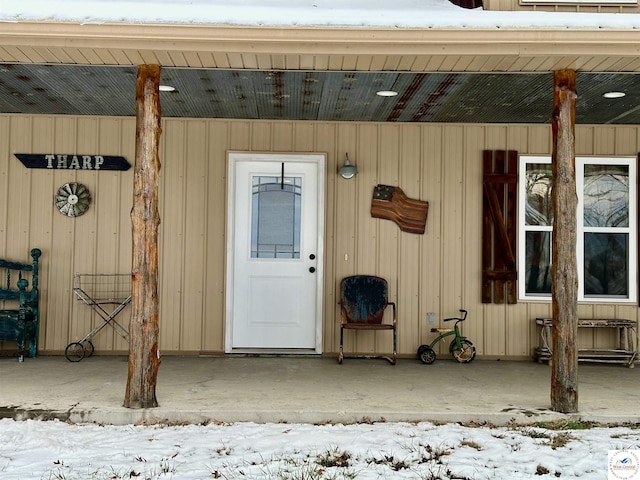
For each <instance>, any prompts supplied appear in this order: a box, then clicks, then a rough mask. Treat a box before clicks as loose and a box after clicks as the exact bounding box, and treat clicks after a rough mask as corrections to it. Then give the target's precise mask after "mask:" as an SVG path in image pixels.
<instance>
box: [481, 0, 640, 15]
mask: <svg viewBox="0 0 640 480" xmlns="http://www.w3.org/2000/svg"><path fill="white" fill-rule="evenodd" d="M578 3H580V0H576V1H575V2H574V3H573V4H568V5H567V4H561V3H558V4H556V5H553V4H551V5H544V4H541V5H531V4H525V5H522V4H521V2H520V0H484V1H483V7H484V9H485V10H495V11H512V10H516V11H517V10H523V11H532V10H537V11H540V12H582V13H638V12H639V11H640V9H639V7H638V5H615V4H614V5H593V4H591V5H589V4H583V5H578Z"/></svg>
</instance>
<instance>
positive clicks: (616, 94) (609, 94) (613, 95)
mask: <svg viewBox="0 0 640 480" xmlns="http://www.w3.org/2000/svg"><path fill="white" fill-rule="evenodd" d="M625 95H626V93H624V92H607V93H605V94H604V95H602V96H603V97H604V98H622V97H624V96H625Z"/></svg>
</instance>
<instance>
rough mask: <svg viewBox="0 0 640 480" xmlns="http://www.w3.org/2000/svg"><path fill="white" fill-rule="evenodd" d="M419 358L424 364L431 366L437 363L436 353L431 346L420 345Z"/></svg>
mask: <svg viewBox="0 0 640 480" xmlns="http://www.w3.org/2000/svg"><path fill="white" fill-rule="evenodd" d="M418 358H419V359H420V361H421V362H422V363H425V364H427V365H431V364H432V363H433V362H435V361H436V352H435V351H434V350H433V348H431V347H430V346H429V345H420V347H418Z"/></svg>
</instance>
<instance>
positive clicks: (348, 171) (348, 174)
mask: <svg viewBox="0 0 640 480" xmlns="http://www.w3.org/2000/svg"><path fill="white" fill-rule="evenodd" d="M339 173H340V176H341V177H342V178H352V177H353V176H354V175H355V174H356V173H358V169H357V168H356V166H355V165H351V162H350V161H349V155H348V154H347V153H345V154H344V165H343V166H342V167H341V168H340V171H339Z"/></svg>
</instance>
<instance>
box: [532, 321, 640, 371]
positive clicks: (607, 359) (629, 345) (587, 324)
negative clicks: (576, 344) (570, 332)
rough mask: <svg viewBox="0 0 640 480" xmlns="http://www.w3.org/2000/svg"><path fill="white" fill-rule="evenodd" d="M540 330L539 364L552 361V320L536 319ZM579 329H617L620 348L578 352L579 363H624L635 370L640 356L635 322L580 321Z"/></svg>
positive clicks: (580, 350)
mask: <svg viewBox="0 0 640 480" xmlns="http://www.w3.org/2000/svg"><path fill="white" fill-rule="evenodd" d="M536 325H538V326H539V327H541V328H540V343H539V344H538V348H536V351H535V353H536V360H537V361H538V362H543V361H550V360H551V357H552V355H553V352H552V349H551V345H552V340H551V319H550V318H536ZM578 328H616V329H618V348H589V349H579V350H578V361H579V362H601V363H622V364H625V365H626V366H628V367H629V368H633V366H634V362H635V360H636V358H637V356H638V352H637V346H636V345H637V338H636V335H637V331H636V322H635V321H634V320H624V319H605V318H593V319H578Z"/></svg>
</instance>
